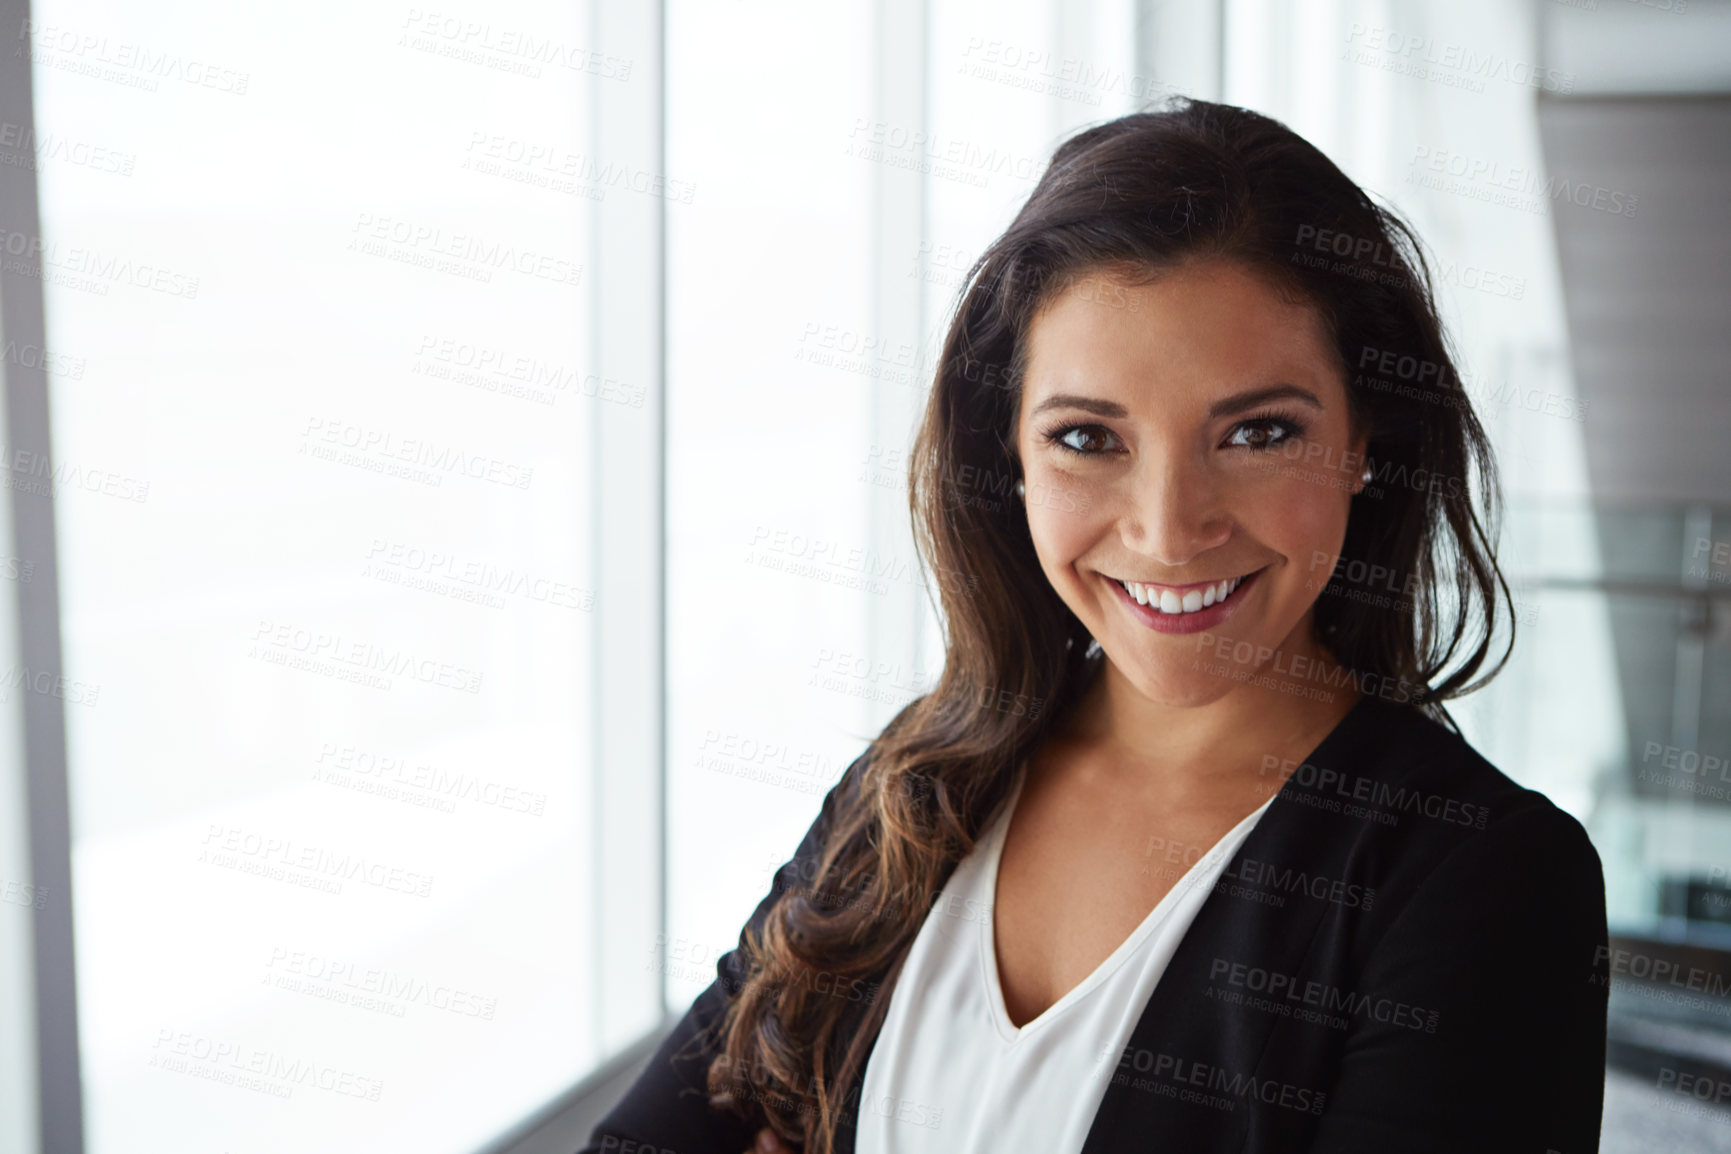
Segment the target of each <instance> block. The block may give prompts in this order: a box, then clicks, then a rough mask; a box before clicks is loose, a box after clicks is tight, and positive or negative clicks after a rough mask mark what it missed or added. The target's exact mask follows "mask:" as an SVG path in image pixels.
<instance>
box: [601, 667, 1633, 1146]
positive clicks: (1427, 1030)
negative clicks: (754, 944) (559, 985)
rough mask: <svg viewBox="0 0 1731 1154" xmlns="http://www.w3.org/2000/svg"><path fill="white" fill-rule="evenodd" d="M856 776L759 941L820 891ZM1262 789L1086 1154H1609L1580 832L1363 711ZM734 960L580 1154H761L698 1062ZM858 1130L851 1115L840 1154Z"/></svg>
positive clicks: (1450, 754) (1498, 776)
mask: <svg viewBox="0 0 1731 1154" xmlns="http://www.w3.org/2000/svg"><path fill="white" fill-rule="evenodd" d="M864 761H865V757H864V756H863V755H862V756H861V757H860V758H859V759H857V760H856V761H855V762H854V763H853V764H852V765H851V766H849V767H848V770H847V772H846V773H844V774H843V776H842V779H841V780H840V781H839V782H838V783H837V784H836V786H835V787H834V788H833V789H831V791H830V792H829V794H828V795H827V796H826V797H825V798H824V802H823V808H822V810H821V811H820V813H819V815H818V818H817V820H816V821H815V822H814V823H813V824H812V826H811V829H810V831H809V832H807V834H806V835H805V839H804V840H803V841H802V842H801V843H800V845H799V849H798V850H797V851H796V852H795V855H794V860H793V861H791V862H789V863H788V864H786V865H784V866H782V867H781V869H779V870H778V871H777V872H776V875H775V878H774V879H773V881H772V883H771V885H770V891H769V895H768V896H767V897H765V898H764V899H763V901H762V902H761V903H759V905H758V907H757V911H756V912H755V913H754V914H753V915H752V917H751V921H750V924H751V925H753V926H761V925H762V924H763V921H764V919H765V918H766V916H767V915H768V912H769V909H770V907H771V906H772V905H773V904H774V903H775V901H776V899H777V898H778V897H779V896H780V895H781V893H782V892H783V891H785V890H787V889H789V888H790V887H792V886H795V885H797V884H798V879H799V878H801V877H805V878H811V877H813V876H814V873H813V872H812V871H813V866H814V863H815V861H816V858H817V855H818V853H819V851H820V849H821V847H822V845H823V839H824V836H825V834H826V832H827V830H828V828H829V823H830V820H831V817H832V814H833V812H834V809H835V804H836V800H837V795H838V793H840V792H841V791H842V790H847V789H852V788H854V787H855V786H856V784H857V782H858V777H859V770H860V768H861V766H862V765H863V763H864ZM1268 769H1269V772H1270V774H1271V779H1270V780H1271V783H1272V782H1273V781H1276V780H1279V778H1278V777H1277V776H1272V775H1274V774H1279V773H1284V772H1287V771H1292V772H1291V776H1290V777H1288V778H1287V780H1286V782H1285V784H1284V785H1283V786H1282V787H1281V788H1280V792H1279V793H1278V794H1277V795H1276V797H1275V799H1274V802H1273V804H1271V805H1270V806H1269V807H1268V810H1267V812H1265V813H1264V814H1263V815H1262V818H1261V820H1260V821H1258V822H1257V824H1256V826H1255V827H1254V828H1253V829H1252V830H1251V832H1250V835H1249V836H1248V837H1247V838H1246V839H1245V841H1244V842H1243V844H1242V845H1241V846H1240V848H1239V850H1238V852H1237V854H1236V855H1235V856H1234V857H1233V859H1232V861H1231V862H1230V863H1229V865H1228V867H1227V869H1226V872H1225V874H1224V875H1223V876H1222V877H1221V879H1220V881H1219V883H1218V884H1217V885H1216V886H1215V888H1214V892H1212V893H1211V894H1210V895H1209V896H1208V898H1207V900H1206V902H1204V904H1203V906H1202V908H1201V910H1200V912H1199V913H1198V914H1197V917H1196V920H1195V922H1194V923H1193V924H1192V925H1191V927H1190V929H1189V931H1188V932H1187V933H1186V934H1185V935H1184V938H1183V940H1182V941H1181V942H1180V943H1179V947H1178V950H1177V952H1176V954H1174V956H1173V957H1172V960H1171V963H1170V964H1169V966H1168V967H1167V969H1166V972H1165V973H1164V975H1163V976H1162V977H1161V979H1160V981H1159V983H1158V984H1157V985H1156V986H1155V988H1154V991H1153V994H1152V995H1151V996H1150V997H1149V999H1148V1002H1147V1004H1146V1005H1145V1006H1144V1007H1142V1009H1141V1016H1140V1019H1139V1020H1138V1022H1137V1024H1136V1027H1135V1029H1134V1030H1133V1031H1132V1033H1131V1036H1130V1043H1129V1045H1128V1046H1127V1047H1126V1048H1125V1050H1124V1052H1123V1053H1122V1054H1120V1055H1117V1070H1116V1071H1115V1073H1114V1075H1113V1077H1112V1078H1111V1081H1110V1083H1109V1084H1108V1086H1107V1088H1106V1092H1105V1096H1104V1098H1103V1100H1102V1101H1101V1103H1100V1106H1099V1109H1098V1111H1097V1112H1096V1114H1095V1116H1094V1122H1093V1126H1092V1128H1091V1129H1090V1131H1089V1133H1088V1137H1087V1141H1086V1142H1085V1144H1084V1145H1083V1147H1082V1150H1083V1154H1109V1152H1117V1151H1142V1150H1146V1149H1150V1148H1153V1149H1158V1150H1161V1151H1182V1152H1184V1154H1195V1152H1198V1151H1241V1152H1252V1151H1255V1152H1270V1154H1272V1152H1275V1151H1280V1152H1282V1154H1289V1152H1295V1151H1310V1152H1318V1154H1320V1152H1324V1151H1326V1152H1328V1154H1345V1152H1348V1151H1354V1152H1357V1151H1363V1152H1366V1154H1390V1152H1398V1154H1415V1152H1420V1151H1439V1152H1440V1151H1468V1152H1470V1154H1501V1152H1505V1151H1506V1152H1508V1154H1517V1152H1519V1154H1552V1152H1559V1154H1588V1152H1590V1151H1595V1150H1597V1149H1598V1144H1599V1124H1600V1112H1601V1109H1602V1106H1603V1096H1604V1066H1605V1012H1606V1001H1607V994H1608V988H1609V987H1608V966H1607V963H1606V957H1607V950H1606V945H1607V938H1606V925H1605V887H1604V875H1603V873H1602V870H1601V866H1600V862H1599V857H1598V854H1597V853H1596V852H1595V851H1594V849H1593V846H1592V844H1591V843H1590V842H1589V841H1588V840H1587V835H1586V831H1585V830H1583V829H1582V828H1581V824H1580V823H1579V822H1578V821H1576V820H1575V819H1574V818H1573V817H1571V816H1569V815H1568V814H1566V813H1564V812H1563V811H1562V810H1560V809H1558V808H1557V807H1556V806H1555V805H1553V804H1552V803H1551V801H1550V800H1549V799H1547V798H1546V797H1545V796H1544V795H1543V794H1540V793H1536V792H1534V791H1532V790H1529V789H1525V788H1523V787H1521V786H1519V785H1516V784H1515V783H1514V782H1513V781H1511V780H1510V779H1509V778H1508V777H1506V776H1505V775H1504V774H1503V773H1501V772H1500V771H1499V770H1498V769H1497V768H1496V767H1495V766H1493V765H1491V764H1490V763H1489V762H1488V761H1486V760H1485V759H1484V758H1483V757H1481V756H1480V755H1479V754H1478V753H1477V752H1476V751H1474V750H1473V748H1472V747H1471V746H1470V745H1468V744H1467V743H1466V742H1465V741H1464V740H1462V739H1461V738H1460V737H1459V736H1457V735H1456V734H1454V733H1452V732H1451V731H1449V730H1448V729H1446V728H1445V727H1443V726H1442V725H1439V724H1437V723H1436V722H1433V721H1431V720H1430V719H1429V718H1427V717H1425V716H1424V715H1423V714H1422V713H1420V712H1419V711H1418V710H1417V709H1416V708H1414V707H1412V706H1408V705H1401V704H1394V703H1391V702H1388V701H1384V700H1380V699H1378V698H1376V697H1371V696H1366V697H1364V698H1362V699H1361V700H1360V701H1359V702H1358V703H1357V704H1356V705H1355V706H1354V707H1353V709H1352V711H1351V712H1350V713H1348V714H1347V716H1346V717H1345V718H1344V719H1343V720H1342V721H1341V722H1340V724H1339V725H1337V726H1336V727H1335V729H1334V730H1333V731H1332V732H1331V733H1330V734H1329V735H1328V737H1327V738H1326V739H1325V740H1324V741H1323V742H1322V744H1321V745H1319V746H1318V747H1317V748H1316V750H1315V752H1314V753H1312V755H1311V756H1310V757H1309V758H1307V759H1306V760H1305V761H1304V762H1303V764H1302V765H1300V766H1298V767H1297V768H1296V770H1294V769H1293V767H1291V766H1277V765H1271V766H1269V767H1268ZM802 869H803V873H802V872H801V871H802ZM742 936H743V935H742ZM738 953H739V951H738V950H734V951H729V952H728V953H727V954H726V955H724V956H723V957H722V958H721V959H720V960H719V962H718V963H717V966H716V971H717V978H716V981H715V982H714V983H713V984H712V985H710V987H709V988H708V989H706V990H705V991H704V992H703V993H702V994H700V995H699V996H698V997H697V999H696V1001H695V1002H694V1003H693V1004H692V1007H691V1009H690V1011H689V1012H688V1013H687V1014H686V1015H685V1018H684V1019H683V1020H682V1021H681V1022H680V1023H679V1025H678V1026H677V1027H676V1028H675V1029H674V1031H673V1033H672V1034H671V1035H670V1036H669V1037H668V1038H667V1039H666V1040H665V1041H664V1042H663V1043H662V1045H661V1047H660V1049H658V1050H657V1051H656V1053H655V1055H654V1057H653V1058H652V1059H651V1060H650V1063H649V1066H648V1068H647V1069H646V1070H645V1071H644V1072H643V1073H642V1074H641V1075H640V1076H639V1078H638V1079H637V1081H636V1082H635V1083H634V1084H633V1085H632V1087H631V1088H630V1090H629V1091H627V1093H626V1094H625V1096H624V1098H623V1099H622V1100H621V1101H620V1102H619V1103H618V1104H617V1105H615V1106H614V1108H613V1109H612V1111H611V1112H610V1113H609V1114H608V1115H607V1116H606V1117H605V1118H603V1119H602V1121H601V1122H600V1124H599V1125H598V1126H597V1127H596V1129H595V1131H594V1133H593V1134H592V1135H591V1137H590V1141H589V1145H587V1146H585V1147H584V1148H583V1150H582V1151H580V1152H579V1154H603V1152H606V1154H662V1152H673V1154H741V1151H745V1150H748V1149H750V1148H751V1145H752V1142H753V1139H754V1136H755V1134H756V1131H757V1129H758V1128H759V1126H758V1125H753V1124H750V1123H746V1122H742V1121H740V1120H738V1119H735V1118H733V1117H731V1116H729V1115H724V1114H721V1113H719V1112H716V1111H712V1110H711V1109H709V1107H708V1105H707V1102H706V1100H705V1095H704V1091H703V1085H704V1071H705V1070H706V1069H707V1066H708V1058H709V1057H710V1056H711V1055H712V1054H713V1050H712V1049H707V1050H706V1049H704V1048H703V1047H702V1045H690V1043H692V1041H693V1039H694V1038H696V1037H697V1033H698V1031H699V1030H700V1029H701V1028H702V1027H704V1026H706V1025H708V1024H709V1023H710V1022H712V1021H714V1020H715V1019H716V1017H717V1016H718V1014H719V1013H720V1011H721V1010H722V1008H723V1007H724V1006H725V1005H726V1000H727V999H728V998H729V997H730V996H731V994H732V993H734V992H737V990H738V988H739V983H740V981H741V980H742V979H743V977H744V975H743V973H741V972H740V971H741V966H740V962H739V959H738ZM889 988H890V987H889V986H888V985H885V986H883V987H881V988H880V990H879V992H878V994H877V996H878V997H887V996H888V993H889ZM864 1010H865V1004H864V1002H863V1001H862V1002H860V1003H858V1004H857V1005H850V1006H849V1014H850V1017H849V1018H848V1019H846V1020H847V1021H851V1022H852V1023H854V1024H855V1025H856V1026H857V1023H858V1021H859V1020H860V1019H861V1018H862V1017H863V1016H864ZM1125 1011H1126V1012H1127V1013H1128V1012H1130V1011H1131V1007H1128V1006H1126V1007H1125ZM682 1049H684V1050H686V1051H687V1052H695V1053H696V1054H698V1055H699V1056H696V1057H692V1058H690V1059H686V1058H680V1059H676V1058H675V1053H676V1051H680V1050H682ZM852 1089H853V1090H854V1091H855V1092H856V1093H857V1090H858V1083H857V1081H856V1084H855V1085H854V1087H853V1088H852ZM856 1101H857V1099H856ZM865 1108H866V1109H872V1108H874V1106H873V1104H871V1103H866V1104H865ZM856 1122H857V1110H853V1111H849V1112H848V1114H846V1115H844V1121H843V1125H842V1127H841V1130H840V1132H839V1139H840V1141H839V1147H840V1150H841V1151H842V1154H852V1151H853V1146H854V1135H855V1129H856ZM759 1125H761V1123H760V1124H759ZM940 1125H941V1121H940Z"/></svg>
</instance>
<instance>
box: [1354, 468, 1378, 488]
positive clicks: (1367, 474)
mask: <svg viewBox="0 0 1731 1154" xmlns="http://www.w3.org/2000/svg"><path fill="white" fill-rule="evenodd" d="M1373 476H1375V474H1374V473H1372V472H1371V471H1370V466H1369V465H1366V466H1365V467H1364V472H1362V473H1360V474H1359V475H1358V479H1359V480H1361V481H1363V482H1364V483H1365V484H1366V485H1368V484H1370V479H1371V477H1373Z"/></svg>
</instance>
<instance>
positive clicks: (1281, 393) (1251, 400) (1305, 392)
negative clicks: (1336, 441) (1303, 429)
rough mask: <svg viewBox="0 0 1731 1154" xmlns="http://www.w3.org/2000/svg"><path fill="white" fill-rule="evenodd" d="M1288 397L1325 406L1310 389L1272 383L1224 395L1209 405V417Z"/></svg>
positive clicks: (1224, 415)
mask: <svg viewBox="0 0 1731 1154" xmlns="http://www.w3.org/2000/svg"><path fill="white" fill-rule="evenodd" d="M1286 397H1291V398H1292V399H1294V400H1298V401H1303V402H1305V403H1306V404H1308V405H1310V406H1311V407H1312V408H1316V409H1320V408H1322V407H1323V404H1322V402H1321V401H1320V400H1318V399H1317V396H1316V394H1315V393H1313V392H1311V391H1310V390H1309V389H1301V388H1299V387H1298V386H1297V385H1270V386H1268V387H1267V388H1265V389H1251V390H1250V391H1249V392H1246V393H1234V394H1233V395H1232V396H1230V397H1223V398H1222V399H1220V400H1218V401H1215V402H1214V404H1213V405H1211V406H1209V409H1208V419H1209V420H1213V419H1214V418H1216V417H1227V416H1231V415H1232V414H1233V413H1242V412H1244V411H1245V410H1246V409H1254V408H1256V407H1257V406H1258V405H1263V404H1267V403H1268V402H1269V401H1278V400H1282V399H1283V398H1286Z"/></svg>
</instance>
